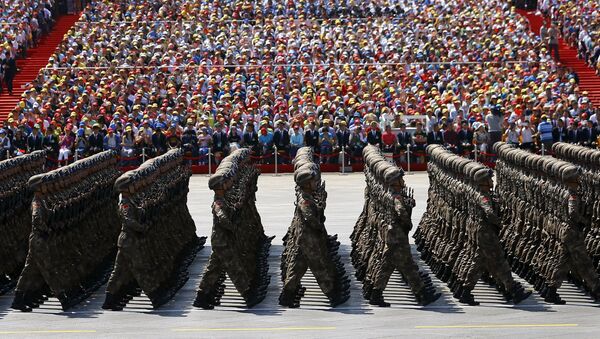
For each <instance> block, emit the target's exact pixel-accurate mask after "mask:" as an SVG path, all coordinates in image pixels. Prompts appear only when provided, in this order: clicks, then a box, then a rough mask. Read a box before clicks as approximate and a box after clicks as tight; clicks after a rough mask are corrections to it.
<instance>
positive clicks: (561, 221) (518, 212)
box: [496, 143, 600, 304]
mask: <svg viewBox="0 0 600 339" xmlns="http://www.w3.org/2000/svg"><path fill="white" fill-rule="evenodd" d="M496 150H497V153H498V154H499V156H500V157H499V160H500V161H499V162H498V164H497V172H498V185H497V186H496V190H497V192H498V193H497V197H498V199H499V201H500V205H501V208H502V210H503V212H504V218H503V221H502V228H503V229H502V230H501V241H502V243H503V246H504V248H505V250H506V252H507V256H508V259H509V261H510V262H511V264H512V268H513V271H514V272H515V273H517V274H519V275H520V276H521V277H523V278H524V279H526V280H528V281H529V282H530V283H531V284H532V285H533V286H534V287H535V288H536V290H538V291H540V294H541V295H542V297H544V299H545V300H546V301H547V302H551V303H556V304H564V303H565V301H564V300H562V299H561V298H560V296H559V295H558V293H557V289H558V288H559V287H560V286H561V284H562V282H563V281H564V280H565V279H566V278H567V276H568V275H569V274H570V275H571V276H572V277H574V279H576V280H577V281H580V282H581V284H583V286H584V287H585V288H586V289H587V290H588V291H589V292H590V294H591V296H592V297H593V298H594V299H598V298H599V297H600V283H599V281H598V276H597V273H596V272H595V269H594V268H593V262H592V259H591V258H590V257H589V255H588V253H587V251H586V247H585V241H584V239H585V238H584V237H585V234H584V227H583V224H584V223H585V222H582V221H583V219H584V218H582V214H581V207H580V206H581V203H580V201H579V200H580V197H579V194H580V188H579V186H580V185H579V183H578V178H579V177H580V171H581V170H580V168H579V167H577V166H574V165H573V164H570V163H568V162H565V161H561V160H557V159H554V158H551V157H542V156H539V155H534V154H530V153H528V152H523V151H522V150H517V149H514V148H512V147H510V146H508V145H505V144H503V143H499V144H497V145H496Z"/></svg>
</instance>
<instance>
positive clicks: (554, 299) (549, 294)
mask: <svg viewBox="0 0 600 339" xmlns="http://www.w3.org/2000/svg"><path fill="white" fill-rule="evenodd" d="M544 295H545V296H544V301H545V302H548V303H552V304H556V305H564V304H566V303H567V302H566V301H564V300H562V299H561V298H560V295H558V293H557V292H556V287H546V290H545V293H544Z"/></svg>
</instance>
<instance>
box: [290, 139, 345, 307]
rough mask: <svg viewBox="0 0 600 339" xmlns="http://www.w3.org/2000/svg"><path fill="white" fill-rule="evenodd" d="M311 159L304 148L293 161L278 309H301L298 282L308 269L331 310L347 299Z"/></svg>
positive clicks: (342, 270)
mask: <svg viewBox="0 0 600 339" xmlns="http://www.w3.org/2000/svg"><path fill="white" fill-rule="evenodd" d="M313 158H314V155H313V151H312V149H311V148H310V147H303V148H301V149H299V150H298V152H297V154H296V158H295V159H294V166H295V172H294V180H295V181H296V209H295V212H294V218H293V220H292V224H291V225H290V227H289V228H288V232H287V234H286V236H285V237H284V239H283V240H284V250H283V255H282V261H281V278H282V281H283V291H282V292H281V295H280V297H279V304H280V305H282V306H287V307H292V308H295V307H299V306H300V299H301V297H302V296H303V294H304V290H305V289H304V288H303V287H302V285H301V280H302V277H303V276H304V274H305V273H306V271H307V270H308V269H310V270H311V272H312V273H313V274H314V276H315V278H316V280H317V283H318V284H319V287H320V288H321V290H322V291H323V293H324V294H325V295H326V296H327V298H328V299H329V302H330V304H331V306H332V307H335V306H338V305H340V304H343V303H344V302H346V300H348V298H349V296H350V294H349V288H350V285H349V283H350V281H349V279H348V277H347V275H346V271H345V268H344V265H343V263H342V262H341V258H340V256H339V255H338V253H337V252H338V248H339V242H338V241H337V235H334V236H329V235H328V234H327V230H326V228H325V224H324V223H325V207H326V204H327V192H326V190H325V185H324V183H323V182H322V181H321V175H320V168H319V165H318V164H316V163H315V162H314V161H313Z"/></svg>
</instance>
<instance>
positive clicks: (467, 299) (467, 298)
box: [458, 289, 479, 306]
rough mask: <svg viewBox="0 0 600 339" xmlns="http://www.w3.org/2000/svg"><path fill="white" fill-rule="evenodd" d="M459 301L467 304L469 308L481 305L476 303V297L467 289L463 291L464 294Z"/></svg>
mask: <svg viewBox="0 0 600 339" xmlns="http://www.w3.org/2000/svg"><path fill="white" fill-rule="evenodd" d="M458 301H459V302H461V303H463V304H467V305H469V306H477V305H479V302H477V301H475V297H474V296H473V294H471V291H469V290H466V289H463V291H462V294H461V296H460V298H459V299H458Z"/></svg>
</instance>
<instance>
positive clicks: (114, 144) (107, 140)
mask: <svg viewBox="0 0 600 339" xmlns="http://www.w3.org/2000/svg"><path fill="white" fill-rule="evenodd" d="M103 147H104V150H105V151H109V150H111V151H117V152H118V151H119V148H120V147H121V138H120V137H119V135H118V134H116V133H115V131H114V130H113V129H112V128H111V127H109V128H108V133H107V134H106V135H105V136H104V141H103Z"/></svg>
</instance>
